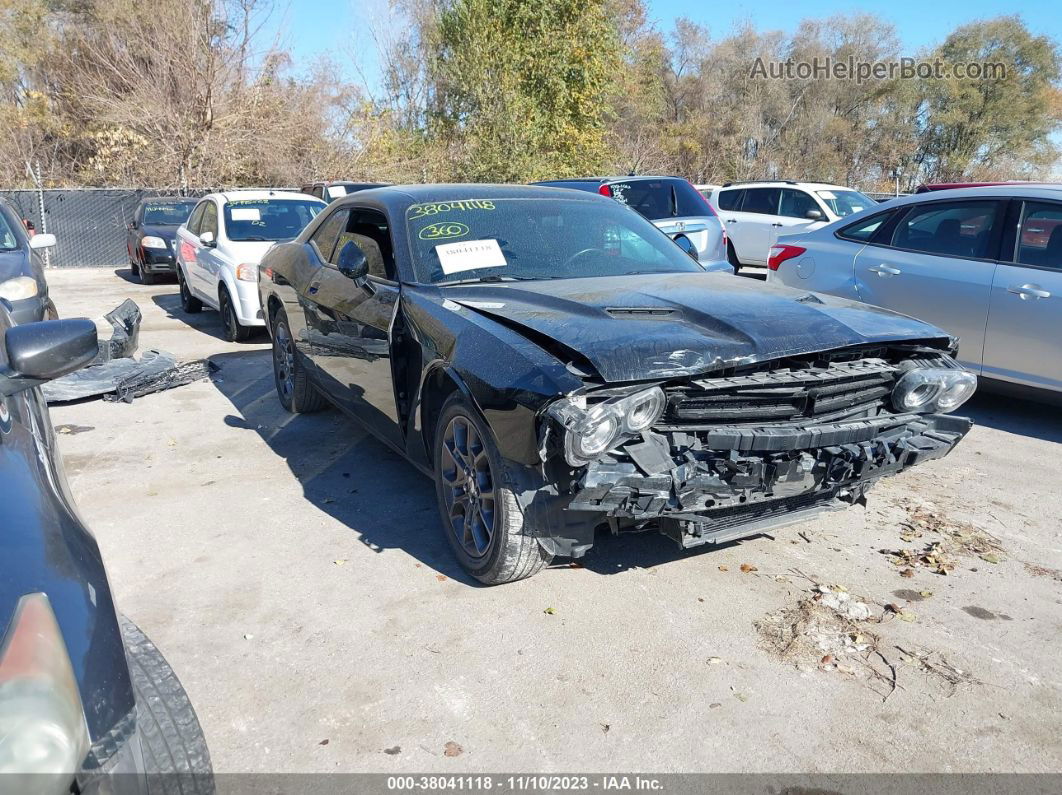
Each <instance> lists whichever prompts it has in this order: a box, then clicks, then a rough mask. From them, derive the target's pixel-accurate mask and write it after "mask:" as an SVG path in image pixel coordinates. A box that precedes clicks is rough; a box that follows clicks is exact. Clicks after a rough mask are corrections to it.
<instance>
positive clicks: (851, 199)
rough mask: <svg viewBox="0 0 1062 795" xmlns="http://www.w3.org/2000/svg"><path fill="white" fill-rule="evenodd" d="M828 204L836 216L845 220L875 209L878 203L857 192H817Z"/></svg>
mask: <svg viewBox="0 0 1062 795" xmlns="http://www.w3.org/2000/svg"><path fill="white" fill-rule="evenodd" d="M815 192H816V193H817V194H818V196H819V198H820V199H822V201H823V202H825V203H826V206H827V207H829V208H830V210H831V211H832V212H833V214H834V215H836V216H838V217H839V218H844V217H845V216H846V215H851V214H852V213H857V212H859V211H860V210H865V209H867V207H873V206H874V205H875V204H876V202H875V201H874V200H873V199H872V198H870V197H869V196H866V195H864V194H862V193H860V192H859V191H857V190H820V191H815Z"/></svg>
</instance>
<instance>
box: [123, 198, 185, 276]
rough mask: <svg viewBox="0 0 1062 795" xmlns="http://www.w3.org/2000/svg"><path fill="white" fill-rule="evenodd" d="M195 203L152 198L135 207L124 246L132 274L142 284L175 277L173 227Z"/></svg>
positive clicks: (175, 199) (175, 263)
mask: <svg viewBox="0 0 1062 795" xmlns="http://www.w3.org/2000/svg"><path fill="white" fill-rule="evenodd" d="M197 203H198V199H189V198H186V197H183V196H155V197H153V198H150V199H144V200H143V201H142V202H140V204H139V205H138V206H137V208H136V212H134V213H133V220H132V221H130V222H129V227H128V230H127V234H126V244H125V246H126V249H127V250H128V252H129V266H130V267H131V268H132V270H133V275H134V276H137V277H138V278H139V279H140V281H141V282H142V283H144V284H153V283H154V282H155V279H156V278H157V277H159V276H164V275H165V276H174V275H176V273H177V259H176V256H175V253H174V245H175V243H174V241H175V240H176V238H177V227H179V226H180V225H181V224H183V223H184V222H185V221H187V220H188V216H189V215H191V214H192V210H193V209H194V208H195V206H196V204H197Z"/></svg>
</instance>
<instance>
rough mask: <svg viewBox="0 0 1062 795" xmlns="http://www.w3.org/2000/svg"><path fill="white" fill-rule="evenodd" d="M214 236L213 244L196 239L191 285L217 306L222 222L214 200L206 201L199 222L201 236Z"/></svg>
mask: <svg viewBox="0 0 1062 795" xmlns="http://www.w3.org/2000/svg"><path fill="white" fill-rule="evenodd" d="M208 232H209V233H210V234H211V235H213V236H214V243H213V245H209V246H208V245H204V244H203V243H202V241H201V240H199V239H197V240H196V241H195V246H196V249H195V260H194V264H193V266H192V271H193V273H190V274H189V276H190V277H191V281H190V284H189V286H191V287H192V288H193V290H194V291H195V292H196V293H198V294H199V297H200V298H201V299H203V300H204V301H205V302H206V303H208V304H210V306H213V307H215V308H217V305H218V271H219V269H220V267H221V259H220V255H219V253H218V248H217V246H218V243H219V236H220V224H219V223H218V205H217V203H216V202H214V201H213V200H211V201H208V202H207V203H206V207H204V208H203V217H202V219H201V220H200V222H199V237H200V238H202V236H203V235H205V234H206V233H208Z"/></svg>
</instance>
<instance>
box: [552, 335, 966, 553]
mask: <svg viewBox="0 0 1062 795" xmlns="http://www.w3.org/2000/svg"><path fill="white" fill-rule="evenodd" d="M976 383H977V382H976V377H975V376H973V374H971V373H969V372H967V371H965V370H963V369H962V368H961V367H960V366H959V365H958V364H956V363H955V361H954V360H953V359H952V358H951V357H949V356H947V355H946V354H944V353H942V352H941V351H939V350H936V349H932V348H925V347H921V346H916V345H910V346H905V345H892V346H883V347H876V348H862V349H855V350H853V349H844V350H841V351H833V352H826V353H817V354H809V355H807V356H798V357H789V358H786V359H781V360H776V361H773V362H769V363H762V364H759V365H753V366H747V367H743V368H740V369H737V368H735V369H732V370H730V371H726V372H723V373H719V374H713V375H710V376H704V377H695V378H686V379H682V380H679V381H672V382H666V383H662V384H658V385H655V386H650V387H647V386H646V385H644V384H643V385H640V386H638V387H626V388H619V389H616V388H609V387H606V388H601V389H588V390H586V391H585V392H583V393H580V394H579V395H576V396H572V397H568V398H564V399H562V400H560V401H557V402H556V403H555V404H553V405H552V406H551V407H550V408H549V410H548V412H547V413H548V416H549V418H550V421H549V422H547V423H546V425H545V428H546V429H547V430H546V432H545V434H544V437H543V448H542V453H543V461H544V466H545V468H546V471H547V476H548V477H549V479H550V480H552V481H553V482H555V483H559V484H562V485H559V486H558V495H557V496H558V499H559V501H560V502H562V503H563V504H564V509H563V512H564V517H563V518H560V517H557V519H556V521H551V522H550V523H549V524H550V533H549V534H550V540H548V541H546V542H545V543H547V544H548V545H551V546H552V551H554V552H555V553H559V554H574V555H579V554H582V552H585V550H586V549H588V548H589V546H590V545H591V544H592V543H593V530H594V527H596V526H597V525H599V524H602V523H603V522H607V523H608V525H609V526H610V527H611V529H612V530H613V532H620V531H624V530H645V529H652V528H655V529H658V530H659V531H660V532H662V533H664V534H665V535H667V536H669V537H671V538H673V539H674V540H675V541H677V542H678V543H679V544H680V545H681V546H683V547H692V546H697V545H700V544H708V543H720V542H723V541H729V540H733V539H736V538H741V537H746V536H749V535H754V534H757V533H760V532H762V531H764V530H767V529H769V528H775V527H779V526H782V525H786V524H790V523H793V522H798V521H802V520H804V519H807V518H809V517H811V516H813V515H815V514H817V513H820V512H822V511H827V510H835V509H839V508H843V507H845V506H847V505H850V504H852V503H855V502H858V501H861V500H862V499H863V497H864V495H865V493H866V491H867V490H868V489H869V487H870V486H871V485H872V484H873V483H874V482H876V481H877V479H878V478H880V477H882V476H884V475H890V474H894V473H897V472H901V471H903V470H904V469H907V468H908V467H910V466H914V465H915V464H918V463H921V462H923V461H928V460H932V459H934V458H940V457H942V456H944V455H947V454H948V453H949V452H951V450H952V448H954V446H955V445H956V444H957V443H958V442H959V440H960V439H962V438H963V436H965V435H966V433H967V432H968V431H969V430H970V427H971V426H972V422H971V421H970V420H969V419H966V418H962V417H954V416H951V415H950V414H948V413H947V412H950V411H953V410H954V409H955V408H958V406H960V405H961V404H962V403H963V402H965V401H966V400H967V399H968V398H969V397H970V396H971V395H972V394H973V392H974V390H975V388H976ZM562 457H563V461H561V459H562Z"/></svg>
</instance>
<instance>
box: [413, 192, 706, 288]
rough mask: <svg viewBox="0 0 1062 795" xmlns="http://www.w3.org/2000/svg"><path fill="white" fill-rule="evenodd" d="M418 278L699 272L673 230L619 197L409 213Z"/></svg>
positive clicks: (461, 205)
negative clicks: (660, 227) (660, 226)
mask: <svg viewBox="0 0 1062 795" xmlns="http://www.w3.org/2000/svg"><path fill="white" fill-rule="evenodd" d="M406 224H407V227H408V229H409V239H410V241H411V248H412V251H413V268H414V271H415V273H416V278H417V281H419V282H425V283H454V282H458V281H461V282H467V281H515V280H524V279H573V278H578V277H583V276H618V275H623V274H632V273H668V272H676V271H678V272H681V271H689V272H699V271H701V268H700V266H699V265H698V264H697V263H696V262H694V261H693V260H692V259H690V257H689V256H687V255H686V254H685V253H684V252H683V251H682V250H681V249H680V248H679V247H678V246H676V245H675V244H674V243H673V242H672V241H671V240H670V239H668V237H667V235H665V234H664V233H662V232H661V231H660V230H658V229H657V228H656V227H655V226H653V225H652V224H650V223H649V222H648V221H646V220H645V219H644V218H642V217H641V216H640V215H638V214H637V213H633V212H631V211H630V210H629V209H627V208H625V207H623V206H622V205H621V204H618V203H615V202H605V201H595V200H589V201H587V200H580V199H558V198H555V197H552V196H551V197H549V198H519V199H466V200H454V201H440V202H425V203H422V204H414V205H412V206H411V207H410V208H409V209H408V210H407V211H406Z"/></svg>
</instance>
